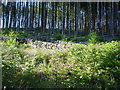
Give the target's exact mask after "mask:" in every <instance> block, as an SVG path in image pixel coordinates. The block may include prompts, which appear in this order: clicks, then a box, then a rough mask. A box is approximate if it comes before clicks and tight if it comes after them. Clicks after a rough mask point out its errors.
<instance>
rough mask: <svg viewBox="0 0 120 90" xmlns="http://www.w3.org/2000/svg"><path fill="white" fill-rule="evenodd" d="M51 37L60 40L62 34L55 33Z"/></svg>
mask: <svg viewBox="0 0 120 90" xmlns="http://www.w3.org/2000/svg"><path fill="white" fill-rule="evenodd" d="M53 38H56V39H57V40H61V39H62V35H61V34H55V35H53Z"/></svg>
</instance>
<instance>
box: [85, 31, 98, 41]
mask: <svg viewBox="0 0 120 90" xmlns="http://www.w3.org/2000/svg"><path fill="white" fill-rule="evenodd" d="M97 41H98V37H97V34H96V33H95V32H91V33H90V34H89V35H88V37H87V42H90V43H95V42H97Z"/></svg>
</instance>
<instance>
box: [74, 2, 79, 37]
mask: <svg viewBox="0 0 120 90" xmlns="http://www.w3.org/2000/svg"><path fill="white" fill-rule="evenodd" d="M78 4H79V3H78V2H75V32H74V37H75V38H76V37H77V35H78Z"/></svg>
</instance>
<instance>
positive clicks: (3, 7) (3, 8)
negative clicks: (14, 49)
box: [2, 4, 5, 28]
mask: <svg viewBox="0 0 120 90" xmlns="http://www.w3.org/2000/svg"><path fill="white" fill-rule="evenodd" d="M2 12H3V13H2V14H3V16H2V18H3V19H2V20H3V22H2V28H4V23H5V6H4V4H2Z"/></svg>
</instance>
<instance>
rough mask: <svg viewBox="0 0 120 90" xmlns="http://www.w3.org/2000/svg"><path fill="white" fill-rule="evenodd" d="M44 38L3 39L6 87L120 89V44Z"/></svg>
mask: <svg viewBox="0 0 120 90" xmlns="http://www.w3.org/2000/svg"><path fill="white" fill-rule="evenodd" d="M26 35H27V37H26ZM35 36H36V37H35ZM40 36H41V35H38V36H37V35H35V34H34V35H33V34H24V33H21V34H18V33H13V32H11V33H9V34H7V35H3V39H2V40H1V42H0V47H1V55H2V72H3V74H2V77H3V85H4V86H7V87H8V88H62V87H63V88H81V87H84V88H85V87H94V88H95V87H97V88H101V87H102V88H105V87H107V88H111V87H112V88H120V87H119V84H120V82H119V81H120V77H119V75H120V72H119V71H120V66H119V65H120V61H119V57H120V54H119V53H120V41H111V42H99V41H98V42H94V43H93V42H91V43H90V42H85V41H84V40H82V41H81V40H80V41H78V40H75V39H74V40H73V41H69V40H65V39H64V40H62V39H61V40H57V39H56V38H54V37H51V38H46V36H45V35H42V36H41V37H40ZM80 38H81V37H80ZM84 39H85V38H84ZM90 40H94V39H90ZM33 81H34V82H33Z"/></svg>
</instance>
